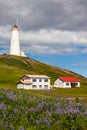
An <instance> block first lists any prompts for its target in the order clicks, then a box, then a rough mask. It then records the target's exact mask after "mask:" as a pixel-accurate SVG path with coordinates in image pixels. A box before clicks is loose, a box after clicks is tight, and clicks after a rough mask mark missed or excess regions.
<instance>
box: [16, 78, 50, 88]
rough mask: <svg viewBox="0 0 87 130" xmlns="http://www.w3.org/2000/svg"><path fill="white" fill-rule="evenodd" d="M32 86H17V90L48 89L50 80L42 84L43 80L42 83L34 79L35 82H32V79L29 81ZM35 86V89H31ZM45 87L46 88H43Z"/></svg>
mask: <svg viewBox="0 0 87 130" xmlns="http://www.w3.org/2000/svg"><path fill="white" fill-rule="evenodd" d="M31 82H32V84H31V85H27V84H20V83H19V84H17V88H24V89H50V79H48V82H44V79H42V82H39V79H36V82H33V79H31ZM33 85H35V86H36V87H33ZM45 85H47V86H45Z"/></svg>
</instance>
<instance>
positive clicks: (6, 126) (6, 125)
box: [5, 122, 8, 130]
mask: <svg viewBox="0 0 87 130" xmlns="http://www.w3.org/2000/svg"><path fill="white" fill-rule="evenodd" d="M5 128H6V130H7V129H8V122H6V124H5Z"/></svg>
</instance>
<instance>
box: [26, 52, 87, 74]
mask: <svg viewBox="0 0 87 130" xmlns="http://www.w3.org/2000/svg"><path fill="white" fill-rule="evenodd" d="M27 55H28V56H29V57H31V58H33V59H36V60H38V61H41V62H44V63H47V64H50V65H53V66H57V67H59V68H63V69H68V70H71V71H73V72H76V73H78V74H81V75H83V76H85V77H87V70H86V69H87V54H83V55H82V54H75V55H57V54H54V55H51V54H48V55H43V54H41V55H39V54H30V53H29V54H27Z"/></svg>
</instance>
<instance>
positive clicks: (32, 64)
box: [0, 54, 87, 86]
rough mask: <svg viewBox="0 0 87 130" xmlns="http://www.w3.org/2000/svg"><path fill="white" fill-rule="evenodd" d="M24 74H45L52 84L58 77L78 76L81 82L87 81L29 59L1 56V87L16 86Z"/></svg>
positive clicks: (68, 72) (73, 74) (81, 77)
mask: <svg viewBox="0 0 87 130" xmlns="http://www.w3.org/2000/svg"><path fill="white" fill-rule="evenodd" d="M24 74H43V75H48V76H49V77H50V78H51V84H53V82H54V81H55V80H56V79H57V77H58V76H69V75H70V76H76V77H78V78H79V79H80V80H81V82H87V79H86V78H85V77H83V76H81V75H79V74H76V73H73V72H71V71H68V70H63V69H61V68H58V67H54V66H51V65H47V64H45V63H41V62H39V61H36V60H33V59H31V58H28V57H19V56H11V55H6V54H3V55H0V85H6V86H7V85H9V84H11V85H13V86H14V85H16V83H17V82H18V81H19V79H20V77H22V76H23V75H24Z"/></svg>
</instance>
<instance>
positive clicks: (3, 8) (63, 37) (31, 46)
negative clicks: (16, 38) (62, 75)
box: [0, 0, 87, 77]
mask: <svg viewBox="0 0 87 130" xmlns="http://www.w3.org/2000/svg"><path fill="white" fill-rule="evenodd" d="M17 18H18V26H19V35H20V47H21V51H25V53H26V54H28V56H29V57H31V58H33V59H36V60H39V61H42V62H44V63H47V64H50V65H54V66H57V67H60V68H64V69H68V70H71V71H74V72H76V73H79V74H82V75H83V76H86V77H87V0H32V1H31V0H26V1H25V0H15V1H12V0H6V1H5V2H4V1H2V0H0V54H3V53H7V54H9V50H10V41H11V27H12V26H13V25H14V24H16V21H17Z"/></svg>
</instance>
